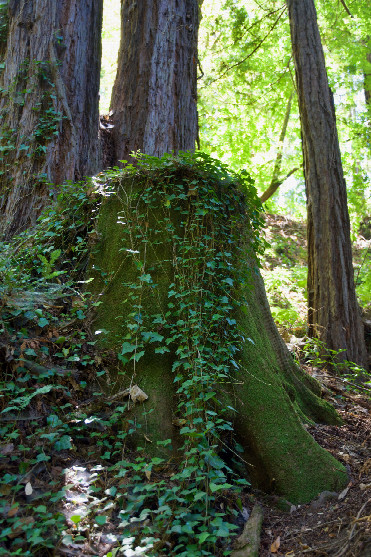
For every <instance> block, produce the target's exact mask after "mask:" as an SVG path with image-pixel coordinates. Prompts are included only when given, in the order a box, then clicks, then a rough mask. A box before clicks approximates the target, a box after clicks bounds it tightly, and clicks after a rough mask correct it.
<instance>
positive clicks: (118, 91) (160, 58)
mask: <svg viewBox="0 0 371 557" xmlns="http://www.w3.org/2000/svg"><path fill="white" fill-rule="evenodd" d="M121 10H122V11H121V21H122V29H121V45H120V51H119V59H118V72H117V77H116V81H115V85H114V88H113V93H112V101H111V110H112V111H113V112H114V114H113V122H114V124H115V128H114V130H113V134H114V140H115V145H116V158H117V159H118V160H122V159H127V158H128V157H129V156H130V153H131V152H132V151H137V150H140V151H142V152H143V153H146V154H148V155H157V156H161V155H163V154H164V153H170V152H174V153H177V152H179V151H186V150H194V148H195V142H196V138H197V130H198V121H197V35H198V23H199V17H200V14H199V4H198V2H197V0H181V1H180V0H142V1H141V2H130V1H129V0H124V1H123V3H122V9H121Z"/></svg>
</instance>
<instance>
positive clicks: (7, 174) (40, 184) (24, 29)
mask: <svg viewBox="0 0 371 557" xmlns="http://www.w3.org/2000/svg"><path fill="white" fill-rule="evenodd" d="M102 6H103V0H95V1H94V2H91V1H90V0H38V1H36V0H20V1H15V0H11V1H10V2H9V6H8V18H9V26H8V35H7V42H6V50H5V54H4V65H5V69H4V71H3V73H2V75H1V77H0V88H1V91H2V93H1V98H0V115H1V128H0V133H1V138H0V142H1V161H0V163H1V171H2V174H1V183H0V191H1V200H0V203H1V207H0V208H1V212H2V222H1V226H0V229H1V231H2V233H3V234H4V233H5V235H6V236H11V235H12V234H14V233H16V232H18V231H20V230H22V229H24V228H26V227H27V226H29V225H30V224H32V223H33V222H34V221H35V219H36V218H37V216H38V214H39V212H40V210H41V208H42V207H43V206H44V205H45V203H46V202H47V200H48V196H49V195H50V190H51V187H50V185H51V184H61V183H63V182H64V181H65V180H79V179H81V178H82V177H83V176H84V175H88V174H92V173H94V172H96V171H97V170H98V169H99V166H100V163H99V144H98V122H99V111H98V103H99V73H100V63H101V42H100V36H101V24H102Z"/></svg>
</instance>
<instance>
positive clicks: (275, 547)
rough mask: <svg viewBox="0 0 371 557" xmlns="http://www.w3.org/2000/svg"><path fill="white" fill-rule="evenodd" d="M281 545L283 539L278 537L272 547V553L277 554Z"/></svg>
mask: <svg viewBox="0 0 371 557" xmlns="http://www.w3.org/2000/svg"><path fill="white" fill-rule="evenodd" d="M280 545H281V537H280V536H278V538H276V539H275V540H274V542H273V543H272V545H271V553H277V551H278V550H279V548H280Z"/></svg>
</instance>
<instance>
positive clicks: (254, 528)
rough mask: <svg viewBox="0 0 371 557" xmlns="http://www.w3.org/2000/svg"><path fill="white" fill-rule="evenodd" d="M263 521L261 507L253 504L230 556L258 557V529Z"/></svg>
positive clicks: (259, 529)
mask: <svg viewBox="0 0 371 557" xmlns="http://www.w3.org/2000/svg"><path fill="white" fill-rule="evenodd" d="M262 523H263V509H262V508H261V506H260V505H254V508H253V510H252V512H251V516H250V518H249V519H248V521H247V522H246V524H245V527H244V529H243V532H242V534H241V535H240V536H239V537H238V538H237V540H236V541H235V543H234V546H235V547H236V550H235V551H232V553H231V557H259V547H260V531H261V527H262Z"/></svg>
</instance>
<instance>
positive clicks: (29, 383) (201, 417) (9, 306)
mask: <svg viewBox="0 0 371 557" xmlns="http://www.w3.org/2000/svg"><path fill="white" fill-rule="evenodd" d="M191 159H192V157H191V158H190V157H189V156H188V159H187V160H185V161H184V162H183V164H185V165H188V166H189V179H188V182H189V183H188V182H187V188H188V192H189V191H191V192H192V191H194V189H195V188H196V187H199V192H200V195H201V194H202V195H205V196H206V197H205V199H204V200H203V201H202V202H200V203H201V204H200V207H199V209H198V210H199V214H198V216H197V214H196V217H195V224H194V226H196V228H198V227H199V226H201V222H202V221H203V217H204V214H205V213H204V209H202V207H201V205H205V203H206V199H207V196H208V195H209V193H210V192H212V191H214V190H210V189H209V187H208V186H207V184H208V181H210V180H222V181H227V182H228V181H230V183H231V189H230V196H231V199H232V197H233V195H235V199H232V201H231V208H230V209H231V210H232V206H233V205H234V204H237V205H238V203H240V196H241V194H240V193H239V192H238V191H236V192H235V193H233V191H234V190H233V187H232V181H231V180H233V178H232V179H231V178H230V177H229V176H228V175H227V173H226V170H225V169H224V168H223V167H222V166H220V165H219V166H215V165H214V164H213V163H212V161H210V159H209V158H208V157H204V158H202V157H199V161H200V162H199V163H196V159H194V158H193V159H192V160H191ZM148 160H149V161H150V164H152V167H153V171H154V172H157V173H161V172H162V174H164V175H165V177H166V175H168V174H169V173H170V174H171V168H172V165H174V162H172V161H171V160H170V159H168V158H166V157H165V159H164V160H163V161H161V162H158V160H157V159H146V161H148ZM147 164H148V163H147ZM192 164H195V165H196V166H197V164H199V165H200V167H199V170H192ZM156 165H157V166H158V169H156ZM115 172H116V171H113V172H112V173H111V174H110V176H109V177H107V176H106V175H101V176H98V178H96V179H95V180H93V182H94V184H93V183H88V184H79V185H76V184H71V185H67V186H64V187H63V188H62V191H61V193H60V195H59V199H58V202H57V204H56V205H54V206H52V207H51V208H49V209H47V210H46V211H45V212H44V213H43V214H42V216H41V217H40V219H39V221H38V224H37V226H36V228H35V229H34V230H32V231H30V232H27V231H26V232H24V233H23V234H21V235H20V236H18V237H17V238H15V239H14V240H13V241H12V242H11V243H9V244H3V245H2V246H1V247H2V249H1V254H2V256H1V261H0V272H1V294H2V308H1V324H2V328H1V338H0V342H1V344H0V349H1V351H2V356H3V360H4V362H5V365H4V366H3V368H2V376H1V381H2V396H1V399H0V400H1V412H0V426H1V433H2V444H1V447H0V456H1V464H0V466H1V469H2V478H1V480H0V492H1V493H2V496H3V497H2V506H1V509H0V519H1V526H2V530H1V537H0V555H25V556H26V555H47V554H51V555H52V554H54V551H55V549H54V548H55V546H56V545H58V544H59V545H60V547H61V551H62V549H63V547H70V548H73V549H76V550H78V551H81V554H82V553H83V551H85V550H86V547H87V545H89V544H91V545H92V546H94V544H96V543H98V544H99V541H97V540H98V538H100V537H101V535H102V536H103V539H106V540H107V541H108V545H109V546H110V547H115V548H114V549H113V551H111V552H110V551H107V556H110V555H115V554H116V553H117V551H118V550H119V549H120V551H121V553H123V554H124V555H131V554H132V553H130V551H132V549H131V548H132V547H135V546H136V545H137V544H138V545H140V547H141V548H142V551H149V552H150V554H153V555H157V554H158V555H165V554H176V555H184V556H185V555H187V556H191V555H194V556H198V555H217V554H218V555H219V554H220V555H222V554H225V555H227V554H229V553H230V551H229V549H228V540H229V539H230V537H231V535H232V534H233V533H234V532H235V530H236V529H237V526H236V521H237V518H238V516H239V513H240V511H241V510H242V502H241V495H240V493H241V489H242V487H243V486H244V485H246V483H247V482H246V480H245V479H243V478H241V477H239V476H238V474H236V471H233V470H232V469H231V468H230V467H229V466H228V465H227V464H226V463H225V462H224V461H223V460H222V459H221V458H220V457H219V456H218V452H219V451H218V445H219V441H218V439H219V435H220V433H219V432H224V431H228V430H231V425H230V423H229V421H228V419H226V418H224V417H223V415H222V412H221V413H220V411H218V410H217V407H218V401H217V399H216V393H215V391H214V390H213V389H211V387H210V385H211V383H210V382H212V383H213V384H215V383H216V382H217V381H220V380H225V377H227V375H226V374H228V366H229V365H231V364H230V360H233V358H234V356H233V355H234V353H235V352H236V350H238V348H237V347H238V343H239V337H238V334H237V336H236V333H234V332H233V331H234V330H235V328H234V326H233V322H232V321H233V320H232V318H231V317H230V316H229V313H230V312H231V311H233V307H232V306H231V302H230V301H229V300H230V295H229V294H228V292H229V290H231V288H232V286H233V281H234V279H233V278H231V276H232V275H233V273H234V272H235V270H234V269H233V268H232V267H231V266H230V265H228V264H227V263H223V261H224V256H223V254H221V252H220V247H219V245H218V244H215V242H214V238H213V233H212V231H210V233H211V236H208V235H207V230H206V229H205V231H204V232H205V242H210V246H209V248H208V249H207V250H206V252H205V250H203V248H202V246H200V245H199V244H198V243H197V242H196V243H195V240H196V239H198V236H197V234H195V233H196V230H194V229H193V228H191V229H190V230H189V237H188V243H187V241H186V239H185V238H183V239H182V240H183V241H182V244H181V246H182V250H183V251H181V252H180V253H182V255H180V257H183V258H185V259H186V261H188V266H190V267H189V268H188V267H187V263H185V266H186V267H187V269H188V271H189V272H191V268H192V269H196V270H197V269H198V266H196V267H195V260H196V259H197V261H198V260H200V261H202V260H203V258H204V257H206V259H207V260H208V261H209V265H206V267H205V268H206V269H208V272H207V273H206V275H204V279H203V280H204V285H203V290H204V296H205V297H207V298H208V299H209V302H208V304H209V305H208V306H206V310H205V311H206V312H207V311H209V313H210V312H211V313H210V316H209V319H208V323H209V326H208V328H207V330H206V329H205V330H203V329H202V328H201V329H200V328H199V322H198V317H197V316H196V315H194V311H193V309H192V308H193V305H194V304H195V303H196V301H197V296H198V295H199V291H198V287H197V285H196V283H195V284H194V285H193V286H192V283H191V284H190V283H189V281H186V280H185V277H183V278H182V275H181V265H180V263H181V262H180V261H178V264H179V265H180V267H179V275H178V281H179V284H178V285H177V286H176V285H173V286H174V288H177V289H178V288H179V289H180V290H179V294H176V293H174V294H173V296H178V295H179V296H181V299H182V301H183V302H182V304H180V310H179V311H181V312H182V315H180V314H179V315H175V314H174V315H173V311H175V310H171V308H172V307H174V304H172V303H171V302H169V316H172V317H171V318H170V321H169V325H168V326H169V327H170V328H171V327H174V326H175V325H174V320H175V318H176V323H177V324H176V326H175V329H174V330H173V329H171V331H170V332H168V333H167V336H168V335H170V336H172V337H174V335H175V336H176V337H177V338H178V337H179V335H180V337H181V336H182V335H185V334H188V330H189V327H191V329H192V330H193V337H194V338H193V344H192V345H190V346H189V350H191V352H192V350H193V351H194V350H196V352H194V353H193V352H192V353H191V352H189V350H188V349H187V347H186V345H185V346H183V347H182V348H181V353H180V352H179V354H178V357H179V358H180V360H179V364H178V366H176V368H177V369H176V377H175V381H176V385H177V388H178V393H179V405H180V407H179V408H180V412H181V414H182V415H183V414H184V413H185V414H186V415H187V416H188V420H187V426H185V424H183V425H182V424H180V434H181V435H183V438H184V447H183V450H184V455H185V461H184V463H183V465H182V466H180V469H177V468H174V465H171V464H170V465H168V464H167V463H166V462H165V460H164V459H162V458H158V457H153V458H148V457H147V456H146V451H145V450H144V448H140V447H135V446H134V445H133V443H130V436H131V435H132V434H135V433H136V430H137V428H138V427H139V426H137V424H136V420H134V419H131V416H130V413H129V414H128V413H127V410H128V399H129V397H130V398H131V399H132V400H135V399H134V396H133V392H132V391H131V389H130V388H129V389H126V390H124V391H121V392H119V393H117V392H115V393H113V394H110V395H107V393H106V394H104V393H105V392H106V387H107V383H108V384H109V381H110V378H109V376H108V372H107V369H108V367H109V366H110V365H111V366H112V363H113V362H112V361H110V358H113V360H116V357H115V356H112V354H102V352H101V350H99V349H97V345H96V342H97V341H96V337H95V336H94V335H93V334H92V331H91V319H92V317H93V315H94V311H95V308H97V307H98V306H99V303H100V302H99V300H98V299H97V297H95V296H94V295H92V294H89V281H90V279H89V273H87V272H86V270H87V269H88V268H89V252H90V250H91V249H92V248H93V247H94V244H95V243H96V242H97V240H98V238H97V232H96V230H95V227H94V225H95V216H96V214H97V210H98V205H99V201H98V198H99V197H100V196H99V194H98V193H97V190H98V189H102V188H103V186H104V184H105V183H106V182H107V179H111V180H112V179H114V176H115ZM126 172H127V173H128V175H129V176H130V172H131V173H132V174H133V175H135V174H136V172H137V170H136V169H134V168H133V167H129V168H128V170H127V171H126ZM200 172H202V173H204V174H205V173H206V172H207V173H208V175H209V178H208V179H206V178H205V179H204V182H202V181H200V174H199V173H200ZM213 175H215V176H214V178H213ZM205 176H206V174H205ZM241 179H242V178H241ZM197 180H198V181H197ZM244 180H245V184H246V187H251V184H250V182H249V180H248V177H246V178H245V179H244ZM165 182H166V183H168V187H169V188H170V186H171V184H172V181H171V180H170V181H169V180H165ZM192 188H193V189H192ZM103 189H104V188H103ZM178 195H179V196H181V198H182V199H183V200H185V201H187V193H186V192H183V190H182V188H181V187H180V186H179V192H178ZM190 195H192V194H190ZM151 196H153V197H151ZM163 196H164V197H163V199H162V197H161V196H160V198H159V199H158V193H157V192H156V190H153V192H151V189H150V188H149V189H148V193H147V198H146V199H147V201H146V202H147V203H148V204H149V205H148V207H149V209H151V207H152V204H153V203H154V204H156V203H158V202H160V203H161V204H162V203H163V202H164V208H165V213H166V212H167V210H168V207H170V205H171V202H172V200H174V199H175V197H176V192H174V190H173V188H172V189H171V191H170V189H169V191H164V192H163ZM252 199H253V198H252ZM256 203H257V204H258V202H256ZM219 204H220V202H218V200H217V199H216V198H215V199H214V198H212V199H210V200H209V205H208V209H207V211H213V212H214V213H215V215H219V219H221V224H220V226H222V227H225V226H227V227H228V231H227V230H226V229H225V230H224V233H225V234H227V235H228V236H229V237H230V238H231V241H232V238H233V234H232V235H231V230H230V227H231V223H230V222H229V220H228V219H227V216H228V215H224V213H223V212H221V211H220V208H219ZM252 211H254V208H253V209H252ZM255 213H256V219H257V220H256V223H257V224H258V223H259V219H258V213H257V211H256V210H255ZM240 214H241V218H242V215H243V213H240ZM252 214H253V213H252ZM223 215H224V216H223ZM139 220H140V219H139ZM198 221H200V222H198ZM224 221H225V222H224ZM223 222H224V224H223ZM168 224H169V226H170V221H169V223H168ZM142 228H143V227H142V224H141V223H140V222H139V221H138V229H135V227H134V228H133V229H131V230H129V231H128V233H129V235H130V233H135V237H136V241H137V242H139V243H142V242H144V243H146V242H147V241H148V240H146V236H145V234H144V236H143V237H142V236H141V234H142V232H141V230H142ZM144 230H145V232H146V229H144ZM173 234H174V235H175V236H176V231H173ZM194 250H196V251H197V250H202V252H203V253H204V252H205V253H204V255H202V253H199V252H198V251H197V253H193V252H194ZM129 251H131V252H132V253H131V255H133V254H135V250H129ZM192 254H193V255H192ZM214 257H215V258H216V259H215V263H213V261H214ZM205 261H206V260H205ZM139 263H140V262H139ZM138 265H139V266H138V273H139V274H138V277H139V282H136V281H134V282H133V284H131V285H128V293H129V294H128V295H130V296H132V297H134V302H135V304H136V305H137V307H140V301H139V300H138V296H139V297H140V296H141V289H142V287H143V286H146V285H149V286H150V284H151V282H152V280H151V278H150V270H147V269H144V267H143V263H141V264H138ZM216 267H220V269H221V271H219V272H218V275H217V274H216V272H215V268H216ZM223 269H224V270H223ZM191 274H192V273H191ZM190 276H191V275H190ZM217 276H219V278H220V280H221V281H222V283H219V282H218V280H217ZM107 279H109V277H106V278H105V277H103V280H107ZM208 289H210V292H208ZM218 289H219V290H220V292H219V290H218ZM174 292H175V291H174ZM170 295H171V293H169V296H170ZM221 296H222V298H221ZM135 304H134V305H135ZM138 304H139V306H138ZM215 304H217V306H218V307H217V309H218V311H216V310H215V307H216V306H215ZM214 306H215V307H214ZM207 307H209V310H207ZM183 314H184V315H183ZM185 315H188V318H187V319H189V318H190V319H191V322H192V323H193V325H192V323H188V325H187V327H186V326H185V325H186V323H185V321H183V320H184V319H185ZM192 315H193V318H192ZM169 316H167V317H169ZM189 316H190V317H189ZM215 316H217V317H215ZM133 317H134V319H132V318H133ZM152 317H153V316H152ZM152 317H151V316H146V318H145V321H146V327H147V328H148V327H149V329H148V332H147V333H143V326H141V323H140V322H138V321H137V320H136V319H135V315H134V316H130V315H129V316H128V318H129V322H130V323H131V326H129V325H130V323H128V327H129V329H128V331H129V332H128V333H127V334H126V337H124V338H123V339H122V341H121V344H122V347H121V352H120V355H119V359H120V360H121V361H122V363H124V364H127V363H129V364H130V363H134V365H135V363H136V362H138V361H139V359H140V358H141V356H142V355H143V354H144V351H145V350H146V345H147V344H148V343H149V344H152V343H153V342H155V343H156V344H158V343H159V341H160V340H161V339H163V338H164V337H163V336H162V335H160V334H158V333H154V332H153V331H152V333H151V330H152V329H151V326H150V324H149V323H147V320H148V319H149V320H150V321H151V319H152ZM164 317H165V320H164ZM157 319H159V316H157ZM182 319H183V320H182ZM141 320H142V318H141ZM192 320H193V321H192ZM161 323H162V327H166V326H167V325H166V323H167V322H166V316H162V317H161ZM182 323H183V325H184V326H183V325H182ZM210 327H211V328H210ZM221 327H222V328H223V330H224V331H225V332H226V331H227V330H230V332H231V335H232V336H231V339H230V340H228V338H229V337H228V335H226V334H223V335H222V336H220V328H221ZM197 331H198V332H197ZM206 333H207V336H205V335H206ZM197 334H198V335H199V336H200V338H199V340H198V341H197V339H196V337H197ZM128 335H129V336H128ZM138 335H139V337H140V338H141V339H142V344H143V346H142V345H141V346H139V345H138ZM129 337H130V338H129ZM160 337H161V338H160ZM221 338H222V339H223V338H224V339H225V341H223V342H220V340H221ZM210 342H211V344H213V343H214V344H215V346H216V345H219V348H218V350H217V353H215V347H214V348H213V353H214V355H212V352H210V350H211V347H209V348H208V347H207V346H208V343H210ZM133 343H135V347H136V348H135V351H134V353H132V347H133V346H134V344H133ZM226 343H227V344H226ZM202 344H204V345H205V346H201V345H202ZM214 344H213V346H214ZM232 344H233V350H232V348H229V346H232ZM158 350H160V351H161V350H162V351H165V350H168V348H166V345H164V346H163V347H162V348H161V345H159V347H158ZM187 350H188V351H187ZM203 351H206V352H205V355H204V356H200V354H201V353H202V352H203ZM188 352H189V353H188ZM219 352H220V353H219ZM206 353H207V354H208V357H207V358H206V355H207V354H206ZM200 358H202V362H203V363H202V366H201V367H202V369H203V372H202V373H201V375H199V373H198V371H197V370H199V369H200V368H199V363H200V361H201V360H200ZM185 362H188V364H187V365H186V364H185ZM235 365H237V364H235ZM208 366H211V367H210V369H209V370H208V369H207V367H208ZM182 368H183V369H182ZM193 368H194V370H193ZM192 370H193V371H192ZM219 376H220V377H219ZM223 378H224V379H223ZM205 381H206V383H205ZM205 428H206V429H205ZM159 443H161V442H159ZM162 443H163V444H164V445H167V444H168V443H170V440H167V441H164V442H162ZM235 450H236V451H237V452H236V455H237V454H238V451H239V449H238V447H237V448H235ZM231 480H233V481H232V483H230V482H231ZM79 484H80V488H81V491H84V490H85V493H83V494H82V495H81V496H80V494H79V491H80V489H79ZM83 488H84V489H83ZM112 530H113V531H114V533H112ZM174 552H175V553H174Z"/></svg>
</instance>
